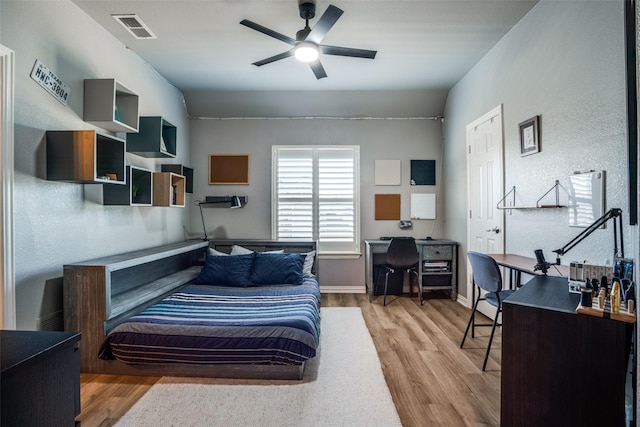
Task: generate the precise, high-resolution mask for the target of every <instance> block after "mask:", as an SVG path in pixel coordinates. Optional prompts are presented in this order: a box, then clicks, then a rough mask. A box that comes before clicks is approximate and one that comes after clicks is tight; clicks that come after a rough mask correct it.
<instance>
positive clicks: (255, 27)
mask: <svg viewBox="0 0 640 427" xmlns="http://www.w3.org/2000/svg"><path fill="white" fill-rule="evenodd" d="M240 24H241V25H244V26H245V27H249V28H251V29H252V30H256V31H260V32H261V33H262V34H266V35H268V36H271V37H273V38H274V39H278V40H280V41H283V42H285V43H288V44H290V45H291V46H295V45H296V41H295V40H294V39H292V38H291V37H287V36H285V35H284V34H280V33H278V32H277V31H273V30H272V29H269V28H267V27H263V26H262V25H260V24H256V23H255V22H252V21H249V20H248V19H243V20H242V21H240Z"/></svg>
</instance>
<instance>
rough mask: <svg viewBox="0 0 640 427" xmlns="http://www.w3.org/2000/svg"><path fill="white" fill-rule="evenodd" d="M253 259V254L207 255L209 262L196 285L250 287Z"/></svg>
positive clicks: (207, 261)
mask: <svg viewBox="0 0 640 427" xmlns="http://www.w3.org/2000/svg"><path fill="white" fill-rule="evenodd" d="M253 258H254V254H253V253H251V254H246V255H236V256H222V255H207V260H206V262H205V264H204V267H203V268H202V271H200V275H199V276H198V278H197V279H196V281H195V284H196V285H213V286H249V285H251V282H250V281H249V277H250V276H251V267H252V266H253Z"/></svg>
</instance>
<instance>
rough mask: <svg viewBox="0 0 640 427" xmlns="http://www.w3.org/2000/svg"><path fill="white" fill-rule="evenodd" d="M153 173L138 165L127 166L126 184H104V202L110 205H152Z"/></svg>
mask: <svg viewBox="0 0 640 427" xmlns="http://www.w3.org/2000/svg"><path fill="white" fill-rule="evenodd" d="M152 176H153V173H152V172H151V171H150V170H148V169H144V168H140V167H137V166H127V181H126V185H124V186H121V185H118V186H116V185H104V186H103V187H102V203H103V204H104V205H110V206H114V205H115V206H152V205H153V179H152Z"/></svg>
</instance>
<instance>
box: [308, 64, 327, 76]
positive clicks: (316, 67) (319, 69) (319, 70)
mask: <svg viewBox="0 0 640 427" xmlns="http://www.w3.org/2000/svg"><path fill="white" fill-rule="evenodd" d="M309 66H310V67H311V69H312V70H313V74H315V75H316V79H318V80H320V79H323V78H325V77H327V73H326V72H325V71H324V67H323V66H322V64H321V63H320V60H316V61H313V62H309Z"/></svg>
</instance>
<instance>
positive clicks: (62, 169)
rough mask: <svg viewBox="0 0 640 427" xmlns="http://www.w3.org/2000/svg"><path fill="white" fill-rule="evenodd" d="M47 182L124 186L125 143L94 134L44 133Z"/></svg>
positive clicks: (76, 131)
mask: <svg viewBox="0 0 640 427" xmlns="http://www.w3.org/2000/svg"><path fill="white" fill-rule="evenodd" d="M46 144H47V179H48V180H50V181H67V182H77V183H83V184H88V183H101V184H125V179H126V170H125V169H126V167H125V166H126V163H125V155H126V153H125V145H126V143H125V141H124V140H122V139H120V138H116V137H113V136H110V135H104V134H101V133H98V132H96V131H94V130H63V131H47V133H46Z"/></svg>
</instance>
